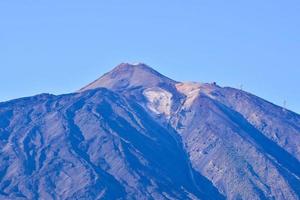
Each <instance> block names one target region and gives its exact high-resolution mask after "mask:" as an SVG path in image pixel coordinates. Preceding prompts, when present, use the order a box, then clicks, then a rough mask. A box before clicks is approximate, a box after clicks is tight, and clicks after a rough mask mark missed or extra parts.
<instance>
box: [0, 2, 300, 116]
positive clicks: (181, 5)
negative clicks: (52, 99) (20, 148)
mask: <svg viewBox="0 0 300 200" xmlns="http://www.w3.org/2000/svg"><path fill="white" fill-rule="evenodd" d="M299 10H300V1H299V0H285V1H282V0H263V1H262V0H251V1H241V0H235V1H233V0H185V1H183V0H151V1H144V0H85V1H83V0H80V1H79V0H0V76H1V77H0V101H7V100H10V99H14V98H19V97H24V96H31V95H35V94H39V93H52V94H63V93H71V92H73V91H76V90H78V89H79V88H81V87H83V86H84V85H86V84H88V83H89V82H91V81H93V80H95V79H96V78H98V77H99V76H101V75H102V74H103V73H105V72H107V71H109V70H111V69H112V68H113V67H115V66H116V65H118V64H119V63H122V62H129V63H135V62H143V63H146V64H147V65H149V66H151V67H153V68H154V69H156V70H158V71H159V72H161V73H162V74H164V75H166V76H168V77H170V78H173V79H175V80H178V81H198V82H213V81H216V82H217V84H219V85H221V86H230V87H235V88H239V87H240V86H241V85H243V88H244V90H245V91H248V92H251V93H253V94H255V95H257V96H260V97H262V98H265V99H266V100H268V101H271V102H273V103H275V104H277V105H280V106H282V105H283V102H284V101H286V102H287V108H288V109H290V110H293V111H294V112H297V113H300V78H299V76H300V12H299Z"/></svg>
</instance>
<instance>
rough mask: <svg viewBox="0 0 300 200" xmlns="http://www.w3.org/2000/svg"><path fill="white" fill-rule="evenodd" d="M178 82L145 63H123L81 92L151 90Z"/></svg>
mask: <svg viewBox="0 0 300 200" xmlns="http://www.w3.org/2000/svg"><path fill="white" fill-rule="evenodd" d="M175 83H176V81H174V80H171V79H169V78H168V77H166V76H164V75H162V74H160V73H158V72H157V71H155V70H154V69H152V68H151V67H149V66H148V65H146V64H144V63H134V64H130V63H121V64H119V65H118V66H116V67H115V68H114V69H113V70H111V71H110V72H108V73H106V74H104V75H103V76H101V77H100V78H99V79H97V80H95V81H94V82H92V83H90V84H88V85H87V86H85V87H83V88H82V89H81V90H80V91H85V90H90V89H96V88H100V87H105V88H108V89H113V90H122V89H124V88H135V87H144V88H150V87H155V86H158V85H170V84H175Z"/></svg>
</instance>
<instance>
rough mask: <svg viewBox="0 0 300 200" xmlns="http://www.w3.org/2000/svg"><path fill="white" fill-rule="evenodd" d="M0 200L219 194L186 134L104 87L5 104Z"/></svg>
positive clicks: (2, 110)
mask: <svg viewBox="0 0 300 200" xmlns="http://www.w3.org/2000/svg"><path fill="white" fill-rule="evenodd" d="M0 117H1V119H2V120H1V121H2V123H1V127H0V131H1V133H0V134H1V136H2V137H1V142H0V147H1V154H0V160H1V170H0V175H1V176H0V181H1V182H0V191H1V192H0V198H1V199H17V198H19V199H81V198H83V199H153V198H154V199H222V198H223V197H222V196H221V195H220V194H218V191H217V189H216V188H214V187H213V186H212V185H211V183H210V182H209V181H208V180H206V178H204V177H202V176H201V175H200V174H199V173H197V172H196V171H194V170H193V169H192V168H191V166H190V165H191V164H190V162H189V160H188V157H187V155H186V153H185V152H184V151H183V149H182V145H181V140H180V138H179V137H178V135H176V133H175V132H170V130H169V131H167V130H166V129H165V128H163V127H161V126H160V125H159V124H157V123H156V122H155V121H153V120H152V119H151V118H150V116H149V115H148V114H147V113H146V112H145V111H144V110H143V109H142V108H141V107H140V106H139V105H137V104H136V103H135V102H128V101H126V100H125V99H124V98H122V97H120V96H119V95H117V94H116V93H113V92H110V91H108V90H106V89H98V90H91V91H87V92H84V93H79V94H70V95H63V96H52V95H40V96H36V97H31V98H25V99H20V100H15V101H12V102H7V103H2V104H0Z"/></svg>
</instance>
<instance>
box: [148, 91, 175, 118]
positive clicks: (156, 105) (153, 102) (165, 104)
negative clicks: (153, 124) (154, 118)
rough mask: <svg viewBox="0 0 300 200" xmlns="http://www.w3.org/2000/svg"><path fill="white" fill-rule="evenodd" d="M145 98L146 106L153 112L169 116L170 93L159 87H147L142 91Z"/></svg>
mask: <svg viewBox="0 0 300 200" xmlns="http://www.w3.org/2000/svg"><path fill="white" fill-rule="evenodd" d="M144 96H145V97H146V98H147V100H148V102H147V107H148V108H149V109H150V110H151V111H152V112H154V113H155V114H164V115H165V116H167V117H170V114H171V105H172V94H171V93H170V92H168V91H166V90H163V89H161V88H149V89H147V90H145V91H144Z"/></svg>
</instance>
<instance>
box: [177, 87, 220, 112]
mask: <svg viewBox="0 0 300 200" xmlns="http://www.w3.org/2000/svg"><path fill="white" fill-rule="evenodd" d="M175 86H176V89H177V91H178V92H180V93H182V94H184V95H185V96H186V99H185V102H184V104H183V107H184V108H189V107H191V106H192V105H193V103H194V101H195V100H196V98H197V97H198V96H199V94H200V93H203V94H206V95H207V96H209V97H211V98H214V96H213V95H211V92H212V91H214V89H215V86H214V85H212V84H202V83H197V82H186V83H178V84H176V85H175Z"/></svg>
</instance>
